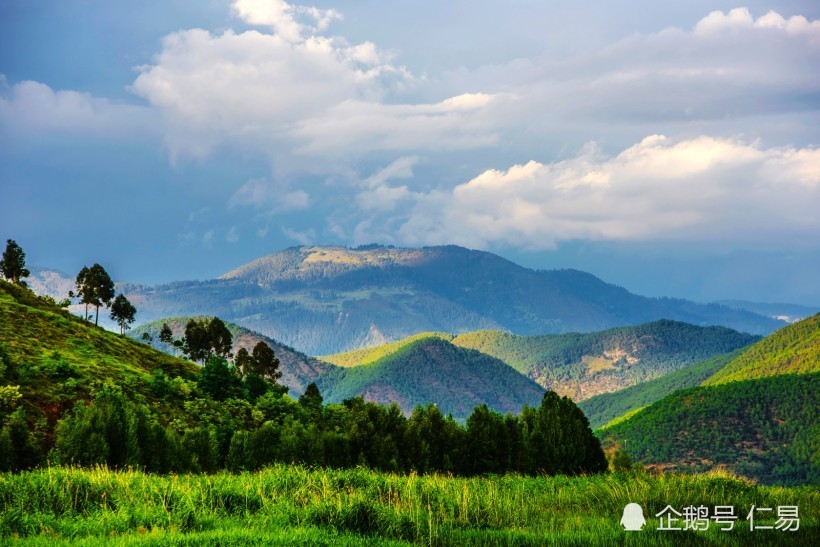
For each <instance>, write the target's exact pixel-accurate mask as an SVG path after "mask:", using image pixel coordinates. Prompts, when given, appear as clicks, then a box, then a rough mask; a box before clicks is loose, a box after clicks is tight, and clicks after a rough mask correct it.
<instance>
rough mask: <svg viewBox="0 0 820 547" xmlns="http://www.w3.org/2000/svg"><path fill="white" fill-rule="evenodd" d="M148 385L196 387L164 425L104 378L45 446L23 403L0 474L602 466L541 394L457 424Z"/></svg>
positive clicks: (574, 419)
mask: <svg viewBox="0 0 820 547" xmlns="http://www.w3.org/2000/svg"><path fill="white" fill-rule="evenodd" d="M209 367H210V368H225V367H230V366H229V365H227V362H226V361H224V359H221V358H219V357H216V356H214V357H211V359H210V361H209V362H208V363H207V364H206V367H204V368H203V371H204V370H206V369H207V368H209ZM203 378H204V376H203ZM203 378H200V381H201V382H202V381H204V380H203ZM155 382H156V390H155V394H156V395H158V396H160V398H161V399H167V398H180V397H183V396H184V393H185V392H186V391H188V390H193V391H196V392H198V393H197V394H196V395H197V396H196V397H191V398H189V399H188V400H185V401H184V402H183V406H184V409H185V413H184V415H180V416H178V417H176V418H175V419H173V420H172V421H170V422H168V423H166V421H164V420H163V419H162V417H161V416H159V415H158V414H157V413H155V412H154V411H153V410H152V408H151V406H150V405H149V404H148V403H147V401H145V400H140V399H141V398H140V397H135V400H131V399H130V398H129V397H127V396H126V394H125V393H123V391H122V390H121V389H120V388H118V387H117V386H114V385H111V384H108V385H105V386H104V387H102V388H101V389H99V390H98V391H96V393H94V395H93V398H92V400H91V401H89V402H85V401H78V402H77V403H76V404H75V406H74V408H73V409H72V410H71V411H70V412H68V413H67V414H66V415H65V416H64V417H63V418H62V419H61V420H60V421H59V423H58V425H57V427H56V429H55V431H54V436H53V437H54V438H53V444H52V446H51V448H50V450H48V451H46V449H45V447H46V446H47V445H48V444H49V439H47V438H43V437H41V436H38V435H37V434H36V433H35V432H31V431H29V429H28V427H27V425H26V419H25V412H24V409H23V408H18V409H17V410H15V411H13V412H11V413H9V414H8V415H7V416H5V417H4V418H5V419H4V423H5V425H4V427H3V429H2V431H0V470H19V469H27V468H32V467H36V466H38V465H41V464H44V463H46V462H47V463H50V464H79V465H83V466H91V465H95V464H105V465H108V466H110V467H112V468H125V467H134V468H140V469H144V470H146V471H151V472H159V473H167V472H186V471H193V472H207V473H210V472H216V471H218V470H221V469H228V470H231V471H245V470H255V469H259V468H262V467H265V466H268V465H271V464H274V463H277V462H284V463H300V464H305V465H314V466H328V467H337V468H344V467H354V466H367V467H370V468H374V469H379V470H389V471H398V472H401V471H411V470H414V471H417V472H420V473H429V472H446V473H453V474H457V475H477V474H485V473H506V472H517V473H522V474H529V475H534V474H538V473H548V474H559V473H560V474H578V473H595V472H602V471H605V470H606V466H607V462H606V458H605V456H604V453H603V451H602V449H601V446H600V443H599V441H598V440H597V438H595V437H594V435H593V434H592V431H591V430H590V428H589V425H588V422H587V420H586V418H585V417H584V415H583V413H581V411H580V410H579V409H578V407H577V406H575V404H574V403H572V401H571V400H570V399H568V398H560V397H558V396H557V395H556V394H554V393H552V392H548V393H546V394H545V396H544V399H543V401H542V403H541V405H540V407H538V408H532V407H525V408H524V410H523V412H522V413H521V415H520V416H513V415H511V414H507V415H506V416H504V415H501V414H499V413H497V412H494V411H492V410H489V409H488V408H487V407H486V405H484V406H481V407H477V408H476V409H475V411H474V412H473V414H472V415H471V416H470V418H469V419H468V420H467V423H466V425H465V426H462V425H460V424H458V423H457V422H456V421H455V420H454V419H453V418H452V417H451V416H444V415H443V414H442V413H441V411H440V410H439V409H438V408H437V407H436V406H435V405H433V404H430V405H427V406H425V407H421V406H419V407H417V408H416V409H415V411H414V412H413V413H412V415H411V416H410V417H409V418H408V417H405V415H404V414H403V413H402V412H401V410H400V409H399V407H398V406H397V405H396V404H392V405H390V406H383V405H378V404H375V403H370V402H365V401H364V400H363V399H362V398H361V397H357V398H353V399H348V400H346V401H345V402H344V403H343V404H338V405H323V404H322V396H321V394H320V393H319V391H318V389H316V387H315V385H312V386H310V387H309V388H308V390H307V391H306V392H305V394H304V395H302V396H301V397H299V399H298V400H294V399H292V398H290V397H289V396H288V395H286V394H282V393H281V390H280V391H275V390H271V391H268V392H267V393H265V394H264V395H262V396H261V397H259V398H258V399H256V400H255V401H253V402H251V401H249V400H248V398H247V397H246V398H240V397H229V398H226V399H223V400H216V399H214V398H213V397H211V396H208V395H207V393H205V392H204V391H202V389H203V386H202V385H201V384H199V385H192V384H191V383H190V382H187V381H185V380H179V379H170V380H169V379H168V378H167V377H165V376H164V374H162V373H158V374H157V376H156V379H155ZM238 385H239V384H238ZM189 393H190V392H189Z"/></svg>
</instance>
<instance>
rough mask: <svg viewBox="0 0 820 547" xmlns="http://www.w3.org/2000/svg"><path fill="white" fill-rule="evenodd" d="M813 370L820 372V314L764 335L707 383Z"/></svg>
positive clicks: (706, 382)
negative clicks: (766, 335)
mask: <svg viewBox="0 0 820 547" xmlns="http://www.w3.org/2000/svg"><path fill="white" fill-rule="evenodd" d="M811 372H820V314H816V315H813V316H812V317H809V318H807V319H803V320H802V321H798V322H797V323H794V324H793V325H789V326H788V327H785V328H783V329H780V330H779V331H777V332H776V333H774V334H772V335H771V336H768V337H766V338H764V339H763V340H761V341H760V342H758V343H757V344H755V345H754V346H752V347H750V348H749V349H748V350H747V351H744V352H743V354H742V355H740V356H738V357H737V358H736V359H734V360H733V361H732V362H731V363H729V364H728V365H727V366H726V367H724V368H723V369H721V370H720V371H719V372H717V373H716V374H715V375H714V376H712V377H711V378H709V379H708V380H706V381H705V382H704V385H718V384H725V383H728V382H734V381H737V380H749V379H753V378H765V377H767V376H774V375H777V374H806V373H811Z"/></svg>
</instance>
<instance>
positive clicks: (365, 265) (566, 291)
mask: <svg viewBox="0 0 820 547" xmlns="http://www.w3.org/2000/svg"><path fill="white" fill-rule="evenodd" d="M119 288H120V289H121V290H123V291H124V292H125V293H126V295H127V296H128V297H129V299H131V301H132V302H134V304H135V305H136V307H137V309H138V310H139V312H138V316H137V318H138V321H140V322H147V321H151V320H155V319H160V318H162V317H169V316H181V315H218V316H219V317H221V318H223V319H225V320H229V321H232V322H234V323H237V324H239V325H242V326H244V327H246V328H249V329H252V330H255V331H258V332H260V333H262V334H264V335H266V336H270V337H272V338H274V339H276V340H279V341H281V342H282V343H284V344H287V345H289V346H292V347H294V348H298V349H299V350H301V351H304V352H305V353H308V354H312V355H322V354H331V353H337V352H340V351H347V350H350V349H356V348H362V347H369V346H375V345H379V344H383V343H386V342H390V341H394V340H399V339H402V338H405V337H407V336H411V335H413V334H417V333H419V332H425V331H441V332H450V333H456V334H458V333H464V332H470V331H475V330H504V331H509V332H513V333H516V334H521V335H534V334H548V333H564V332H589V331H595V330H602V329H606V328H610V327H616V326H623V325H633V324H639V323H646V322H649V321H654V320H657V319H662V318H665V319H673V320H678V321H684V322H687V323H692V324H695V325H723V326H727V327H730V328H733V329H735V330H739V331H744V332H749V333H752V334H767V333H769V332H771V331H773V330H775V329H776V328H778V327H779V326H782V325H783V324H784V323H783V322H781V321H777V320H775V319H771V318H768V317H762V316H760V315H757V314H754V313H751V312H748V311H743V310H734V309H731V308H728V307H725V306H719V305H715V304H709V305H702V304H695V303H693V302H689V301H686V300H679V299H669V298H646V297H642V296H638V295H635V294H632V293H630V292H628V291H627V290H625V289H623V288H621V287H617V286H615V285H611V284H608V283H606V282H604V281H602V280H600V279H598V278H597V277H595V276H593V275H590V274H587V273H584V272H580V271H576V270H554V271H537V270H531V269H528V268H524V267H521V266H518V265H516V264H514V263H512V262H510V261H508V260H505V259H503V258H501V257H498V256H496V255H493V254H491V253H487V252H482V251H472V250H468V249H464V248H462V247H456V246H444V247H425V248H421V249H399V248H392V247H380V246H368V247H364V248H358V249H347V248H344V247H293V248H289V249H285V250H283V251H280V252H277V253H273V254H271V255H268V256H265V257H263V258H260V259H259V260H256V261H254V262H251V263H249V264H247V265H245V266H242V267H240V268H237V269H236V270H234V271H231V272H229V273H227V274H225V275H223V276H222V277H220V278H219V279H213V280H207V281H181V282H175V283H169V284H165V285H158V286H138V285H129V284H122V285H120V286H119Z"/></svg>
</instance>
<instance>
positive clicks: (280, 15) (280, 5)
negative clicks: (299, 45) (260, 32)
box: [232, 0, 342, 42]
mask: <svg viewBox="0 0 820 547" xmlns="http://www.w3.org/2000/svg"><path fill="white" fill-rule="evenodd" d="M232 8H233V11H234V13H235V14H236V15H237V16H238V17H239V18H240V19H242V20H243V21H245V22H246V23H249V24H251V25H260V26H269V27H271V28H273V29H274V30H275V31H276V34H278V35H279V36H282V37H283V38H285V39H286V40H288V41H291V42H299V41H302V40H303V39H304V34H305V33H307V32H313V33H315V32H319V31H323V30H326V29H327V27H328V26H329V25H330V23H331V22H332V21H333V20H334V19H341V18H342V15H341V14H340V13H339V12H338V11H336V10H333V9H327V10H323V9H319V8H315V7H313V6H295V5H290V4H288V3H287V2H283V1H282V0H236V1H235V2H234V3H233V5H232ZM299 16H303V17H305V18H307V19H310V20H312V21H313V22H314V23H315V26H310V25H306V24H304V23H300V22H298V20H297V18H298V17H299Z"/></svg>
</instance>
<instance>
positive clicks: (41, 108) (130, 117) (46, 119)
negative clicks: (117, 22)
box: [0, 74, 155, 139]
mask: <svg viewBox="0 0 820 547" xmlns="http://www.w3.org/2000/svg"><path fill="white" fill-rule="evenodd" d="M154 121H155V115H154V113H153V112H152V111H151V110H150V109H149V108H146V107H142V106H136V105H131V104H126V103H120V102H116V101H111V100H108V99H104V98H100V97H94V96H93V95H91V94H90V93H81V92H78V91H72V90H56V91H55V90H54V89H52V88H51V87H49V86H47V85H46V84H43V83H40V82H34V81H30V80H26V81H22V82H18V83H16V84H14V85H9V84H8V81H7V79H6V77H5V76H4V75H2V74H0V126H5V127H7V128H8V129H10V130H12V131H15V132H23V133H57V134H59V133H69V134H81V135H97V136H103V135H104V136H105V137H106V138H115V139H128V138H133V137H135V136H140V135H142V134H143V133H144V131H145V130H148V129H149V128H150V127H151V124H152V123H153V122H154Z"/></svg>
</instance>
